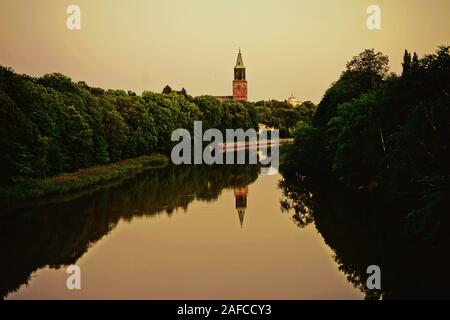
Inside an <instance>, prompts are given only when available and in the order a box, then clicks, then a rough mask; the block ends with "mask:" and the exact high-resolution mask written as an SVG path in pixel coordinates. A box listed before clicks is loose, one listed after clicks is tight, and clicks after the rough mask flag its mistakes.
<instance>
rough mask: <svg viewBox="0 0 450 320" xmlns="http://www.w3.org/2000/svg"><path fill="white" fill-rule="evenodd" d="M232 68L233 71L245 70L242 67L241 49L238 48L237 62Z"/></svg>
mask: <svg viewBox="0 0 450 320" xmlns="http://www.w3.org/2000/svg"><path fill="white" fill-rule="evenodd" d="M234 68H235V69H245V67H244V60H243V59H242V52H241V48H239V53H238V57H237V61H236V66H235V67H234Z"/></svg>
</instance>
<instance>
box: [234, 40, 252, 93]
mask: <svg viewBox="0 0 450 320" xmlns="http://www.w3.org/2000/svg"><path fill="white" fill-rule="evenodd" d="M247 95H248V92H247V80H246V78H245V67H244V61H243V60H242V53H241V49H239V53H238V57H237V61H236V66H235V67H234V81H233V100H237V101H247Z"/></svg>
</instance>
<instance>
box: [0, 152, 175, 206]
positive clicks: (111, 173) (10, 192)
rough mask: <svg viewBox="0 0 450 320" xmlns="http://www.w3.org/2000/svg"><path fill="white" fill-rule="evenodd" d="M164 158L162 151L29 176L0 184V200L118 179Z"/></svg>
mask: <svg viewBox="0 0 450 320" xmlns="http://www.w3.org/2000/svg"><path fill="white" fill-rule="evenodd" d="M167 163H168V159H167V157H166V156H163V155H152V156H142V157H139V158H135V159H128V160H123V161H120V162H117V163H114V164H111V165H107V166H97V167H92V168H88V169H82V170H79V171H77V172H74V173H68V174H63V175H60V176H56V177H52V178H46V179H33V180H29V181H26V182H23V183H20V184H16V185H13V186H9V187H4V188H0V201H1V202H13V201H20V200H29V199H36V198H41V197H45V196H49V195H59V194H64V193H68V192H74V191H80V190H82V189H84V188H90V187H93V186H96V185H98V184H102V183H105V182H110V181H113V180H116V179H122V178H124V177H126V176H129V175H131V174H136V173H139V172H142V171H144V170H147V169H152V168H161V167H165V166H166V165H167Z"/></svg>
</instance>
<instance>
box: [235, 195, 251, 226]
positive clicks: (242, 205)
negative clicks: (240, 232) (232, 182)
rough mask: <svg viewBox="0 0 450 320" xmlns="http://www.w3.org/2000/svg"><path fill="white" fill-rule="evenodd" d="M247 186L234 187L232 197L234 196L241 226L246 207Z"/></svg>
mask: <svg viewBox="0 0 450 320" xmlns="http://www.w3.org/2000/svg"><path fill="white" fill-rule="evenodd" d="M247 195H248V186H245V187H242V188H234V197H235V198H236V210H237V212H238V215H239V221H240V222H241V228H242V227H243V225H244V215H245V209H247Z"/></svg>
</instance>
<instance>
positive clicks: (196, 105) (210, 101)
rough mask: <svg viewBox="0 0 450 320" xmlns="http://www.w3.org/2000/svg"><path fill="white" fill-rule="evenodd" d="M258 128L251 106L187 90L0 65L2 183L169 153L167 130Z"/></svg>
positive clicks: (0, 166) (0, 177)
mask: <svg viewBox="0 0 450 320" xmlns="http://www.w3.org/2000/svg"><path fill="white" fill-rule="evenodd" d="M195 120H202V121H203V122H204V126H203V128H204V130H205V129H208V128H211V127H214V128H220V129H225V128H243V129H248V128H257V126H258V120H257V114H256V109H255V107H254V106H253V105H252V104H250V103H248V104H242V103H239V102H235V101H224V102H220V101H218V100H217V99H215V98H213V97H209V96H202V97H196V98H193V97H191V96H189V95H188V94H187V92H186V90H185V89H182V90H181V91H179V92H177V91H173V90H172V89H171V88H170V87H166V88H164V90H163V93H161V94H159V93H152V92H144V93H143V94H142V95H137V94H135V93H134V92H131V91H128V92H125V91H122V90H103V89H100V88H92V87H89V86H88V85H87V84H86V83H84V82H78V83H75V82H73V81H72V80H71V79H70V78H68V77H66V76H64V75H61V74H57V73H55V74H49V75H45V76H43V77H40V78H33V77H30V76H27V75H19V74H17V73H15V72H14V71H13V70H11V69H9V68H5V67H1V66H0V153H1V157H0V159H1V160H0V185H8V184H11V183H16V182H20V181H23V180H24V179H29V178H44V177H48V176H54V175H56V174H59V173H63V172H72V171H75V170H77V169H79V168H86V167H90V166H94V165H102V164H108V163H112V162H116V161H119V160H122V159H127V158H132V157H137V156H141V155H148V154H151V153H156V152H158V153H168V152H169V151H170V150H171V148H172V146H173V143H172V142H171V141H170V137H171V133H172V131H173V130H175V129H177V128H186V129H189V130H192V129H193V126H192V124H193V122H194V121H195Z"/></svg>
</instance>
